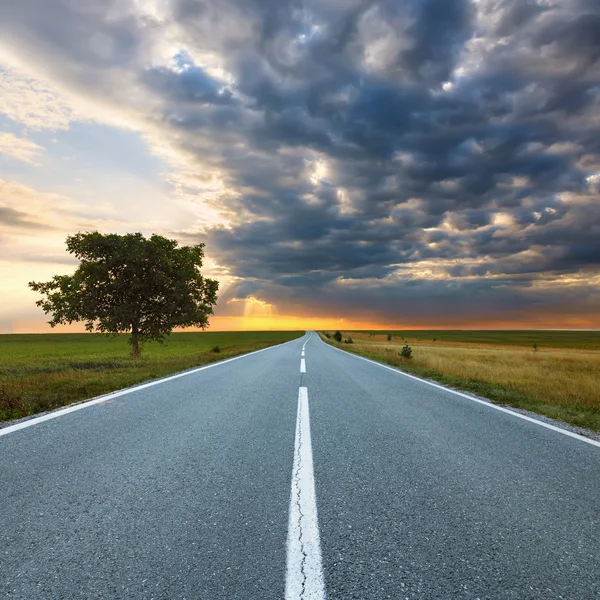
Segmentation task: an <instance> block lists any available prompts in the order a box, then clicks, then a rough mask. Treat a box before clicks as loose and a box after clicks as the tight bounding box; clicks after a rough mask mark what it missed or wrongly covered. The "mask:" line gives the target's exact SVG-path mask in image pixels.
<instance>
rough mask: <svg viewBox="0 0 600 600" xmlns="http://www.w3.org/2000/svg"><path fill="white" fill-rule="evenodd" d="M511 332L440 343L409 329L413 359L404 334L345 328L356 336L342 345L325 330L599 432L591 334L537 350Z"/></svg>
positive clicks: (598, 366)
mask: <svg viewBox="0 0 600 600" xmlns="http://www.w3.org/2000/svg"><path fill="white" fill-rule="evenodd" d="M328 333H330V334H331V333H332V332H328ZM465 333H467V334H468V333H471V332H465ZM506 333H507V335H506V339H504V340H503V339H496V340H494V344H496V345H491V344H489V343H487V344H483V343H481V344H480V343H477V342H474V341H473V340H471V341H470V342H465V341H462V340H458V339H456V340H454V341H448V342H447V343H446V344H443V345H440V344H438V345H436V343H433V342H432V339H433V338H432V337H429V338H426V339H427V340H428V341H427V342H425V341H424V339H423V338H421V339H419V338H418V337H416V336H413V332H407V333H406V335H407V336H409V337H408V338H407V341H408V343H409V345H410V346H411V347H412V350H413V357H412V358H411V359H406V358H403V357H401V356H399V355H398V352H399V351H400V350H401V348H402V346H403V345H404V343H405V342H404V339H403V336H401V335H398V336H395V335H394V336H393V338H392V340H390V341H388V340H387V332H386V333H385V334H383V333H374V332H343V334H344V338H346V337H348V336H351V337H352V339H353V340H354V343H353V344H345V343H344V342H342V343H341V344H338V343H336V342H335V341H333V340H332V339H327V338H325V336H324V335H323V334H320V335H321V338H322V339H323V340H324V341H325V342H327V343H330V344H331V345H333V346H337V347H340V348H341V349H343V350H347V351H349V352H353V353H355V354H359V355H361V356H365V357H366V358H371V359H373V360H376V361H379V362H383V363H386V364H389V365H391V366H394V367H397V368H399V369H401V370H403V371H406V372H407V373H411V374H414V375H417V376H419V377H423V378H426V379H432V380H435V381H438V382H439V383H441V384H443V385H447V386H449V387H453V388H456V389H460V390H464V391H467V392H472V393H475V394H477V395H479V396H483V397H485V398H488V399H490V400H491V401H493V402H495V403H496V404H502V405H507V406H513V407H516V408H523V409H526V410H530V411H532V412H536V413H538V414H542V415H546V416H548V417H551V418H554V419H558V420H560V421H563V422H566V423H570V424H572V425H576V426H579V427H585V428H587V429H591V430H594V431H600V393H599V390H600V352H599V351H598V350H590V349H586V348H589V346H590V345H592V344H593V343H594V342H595V340H593V339H592V340H590V339H589V338H587V337H586V339H585V341H584V348H583V349H582V348H580V347H578V345H577V342H578V340H577V339H573V338H571V339H570V341H568V342H565V341H562V342H561V341H560V340H559V341H556V340H555V343H556V344H557V345H556V346H555V347H553V346H552V345H551V344H550V343H547V346H545V347H544V349H543V351H539V352H534V351H533V350H532V348H531V347H511V346H513V345H514V344H511V343H509V342H507V339H510V338H509V334H511V333H513V334H514V332H506ZM582 333H586V332H582ZM465 337H466V338H468V335H466V336H465ZM500 337H501V336H500ZM549 341H550V340H546V342H549ZM561 343H562V344H567V346H566V347H565V346H564V345H563V346H561ZM569 346H571V347H569ZM573 346H575V347H573Z"/></svg>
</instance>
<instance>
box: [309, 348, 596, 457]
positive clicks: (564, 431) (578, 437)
mask: <svg viewBox="0 0 600 600" xmlns="http://www.w3.org/2000/svg"><path fill="white" fill-rule="evenodd" d="M319 339H321V338H319ZM321 342H323V340H321ZM323 344H325V345H326V346H329V347H330V348H333V349H334V350H338V351H339V352H343V353H344V354H346V355H348V356H354V357H355V358H360V359H361V360H365V361H367V362H370V363H373V364H374V365H377V366H378V367H381V368H383V369H387V370H388V371H392V372H394V373H396V374H397V375H404V377H410V378H411V379H415V380H416V381H420V382H421V383H426V384H427V385H430V386H431V387H434V388H438V389H439V390H443V391H444V392H450V393H451V394H454V395H455V396H460V397H461V398H466V399H467V400H471V401H472V402H477V404H483V405H484V406H487V407H488V408H493V409H494V410H499V411H500V412H503V413H507V414H509V415H512V416H513V417H517V418H519V419H523V420H524V421H529V422H530V423H534V424H535V425H539V426H540V427H545V428H546V429H551V430H552V431H556V432H558V433H562V434H563V435H567V436H569V437H572V438H575V439H576V440H579V441H581V442H586V443H588V444H591V445H592V446H598V447H599V448H600V442H597V441H596V440H592V439H591V438H587V437H585V436H583V435H579V434H578V433H573V432H572V431H568V430H567V429H562V428H561V427H556V426H555V425H550V423H545V422H544V421H539V420H538V419H534V418H533V417H528V416H527V415H522V414H520V413H518V412H514V411H512V410H510V409H508V408H504V407H503V406H498V405H497V404H492V403H491V402H486V401H485V400H479V399H478V398H473V396H469V395H468V394H463V393H462V392H459V391H457V390H453V389H450V388H447V387H444V386H443V385H440V384H439V383H433V381H427V380H426V379H421V378H420V377H417V376H416V375H410V374H409V373H405V372H404V371H400V369H394V367H389V366H388V365H384V364H382V363H379V362H377V361H375V360H371V359H370V358H365V357H364V356H359V355H358V354H353V353H352V352H346V351H345V350H342V349H341V348H336V347H335V346H331V345H330V344H327V343H325V342H323Z"/></svg>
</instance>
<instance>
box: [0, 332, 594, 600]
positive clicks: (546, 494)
mask: <svg viewBox="0 0 600 600" xmlns="http://www.w3.org/2000/svg"><path fill="white" fill-rule="evenodd" d="M303 348H304V350H303ZM76 409H77V410H73V411H71V412H69V411H68V410H67V411H62V412H61V411H59V412H57V413H52V414H51V415H50V416H52V417H55V418H51V419H48V420H35V419H34V420H32V421H27V422H25V423H23V424H21V425H17V426H16V427H12V428H11V427H9V428H7V429H3V430H0V596H1V597H3V598H11V599H24V600H25V599H26V600H32V599H37V598H43V599H53V598H60V599H61V600H63V599H65V600H67V599H75V598H77V599H86V600H91V599H96V598H103V599H104V598H119V599H120V598H142V599H151V598H153V599H165V600H167V599H168V600H172V599H184V598H185V599H188V600H198V599H206V600H218V599H221V598H227V599H238V598H239V599H244V600H250V599H257V600H266V599H271V598H273V599H281V598H286V599H288V600H292V599H295V600H299V599H306V600H322V599H323V598H328V599H340V600H341V599H344V600H348V599H361V600H367V599H377V600H380V599H386V598H392V599H394V600H396V599H397V600H403V599H410V600H413V599H424V600H435V599H444V600H450V599H451V600H455V599H470V600H475V599H481V600H484V599H494V600H495V599H515V600H528V599H538V598H539V599H544V600H549V599H561V598H564V599H569V600H577V599H581V600H593V599H594V598H600V493H599V492H600V447H599V445H598V443H593V442H586V441H585V440H584V439H583V438H578V437H577V436H575V437H573V436H572V435H566V434H563V433H560V432H558V431H555V430H552V429H549V428H547V427H544V426H542V425H539V424H536V423H533V422H530V421H527V420H524V419H522V418H520V417H519V416H515V415H513V414H510V413H506V412H502V411H499V410H496V409H495V408H493V407H491V406H489V405H485V404H480V403H477V402H474V401H472V400H470V399H468V398H466V397H462V396H460V395H456V394H453V393H452V392H449V391H446V390H443V389H439V388H437V387H434V386H431V385H428V384H427V383H424V382H422V381H418V380H415V379H412V378H409V377H406V376H404V375H402V374H399V373H398V372H396V371H393V370H391V369H389V368H384V367H382V366H378V365H376V364H373V363H371V362H368V361H366V360H363V359H361V358H358V357H356V356H353V355H350V354H346V353H344V352H341V351H339V350H337V349H334V348H331V347H329V346H327V345H326V344H324V343H323V342H322V341H321V340H320V339H319V338H318V337H317V336H316V335H315V334H312V335H311V334H307V335H305V336H304V337H303V338H300V339H298V340H294V341H292V342H288V343H286V344H283V345H281V346H277V347H275V348H271V349H268V350H264V351H260V352H257V353H253V354H250V355H246V356H244V357H241V358H239V359H236V360H230V361H226V362H223V363H219V364H216V365H213V366H210V367H209V368H202V369H199V370H197V371H195V372H193V373H188V374H186V375H184V376H180V377H176V378H171V379H169V378H167V379H165V380H163V381H161V382H160V383H158V384H154V385H150V386H146V387H144V386H142V387H140V388H138V389H135V390H133V391H127V393H125V394H122V395H116V396H112V397H111V396H108V397H106V398H105V399H102V401H99V402H92V403H90V404H87V405H85V404H84V405H79V406H77V407H76Z"/></svg>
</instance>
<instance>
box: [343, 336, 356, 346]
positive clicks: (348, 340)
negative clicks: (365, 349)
mask: <svg viewBox="0 0 600 600" xmlns="http://www.w3.org/2000/svg"><path fill="white" fill-rule="evenodd" d="M344 344H354V340H353V339H352V338H351V337H350V336H348V337H347V338H346V339H345V340H344Z"/></svg>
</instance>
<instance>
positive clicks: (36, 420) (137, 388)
mask: <svg viewBox="0 0 600 600" xmlns="http://www.w3.org/2000/svg"><path fill="white" fill-rule="evenodd" d="M298 339H301V338H296V339H294V340H289V341H288V342H283V343H282V344H276V345H275V346H269V347H268V348H262V349H261V350H255V351H254V352H248V353H247V354H240V355H239V356H234V357H233V358H227V359H225V360H220V361H219V362H215V363H211V364H210V365H204V366H203V367H198V368H197V369H191V370H189V371H184V372H183V373H176V374H175V375H169V376H168V377H163V378H162V379H157V380H156V381H149V382H148V383H142V384H141V385H136V386H133V387H128V388H125V389H123V390H117V391H116V392H110V393H108V394H105V395H104V396H98V397H97V398H92V399H90V400H87V401H84V402H80V403H79V404H75V405H73V406H68V407H66V408H60V409H58V410H55V411H52V412H50V413H48V414H46V415H42V416H41V417H33V418H32V419H27V420H26V421H21V422H20V423H15V424H14V425H9V426H8V427H3V428H1V429H0V437H2V436H3V435H8V434H9V433H12V432H13V431H18V430H19V429H25V428H27V427H32V426H33V425H37V424H38V423H43V422H44V421H50V420H51V419H56V418H58V417H62V416H63V415H66V414H69V413H72V412H75V411H78V410H82V409H84V408H87V407H88V406H94V405H95V404H101V403H102V402H106V401H107V400H113V399H114V398H118V397H119V396H125V394H131V393H132V392H139V391H140V390H144V389H146V388H149V387H152V386H154V385H159V384H161V383H166V382H167V381H172V380H173V379H179V377H186V376H187V375H193V374H194V373H198V372H199V371H204V370H205V369H211V368H212V367H218V366H219V365H224V364H225V363H228V362H232V361H234V360H238V359H240V358H246V357H247V356H252V355H253V354H258V353H259V352H265V350H272V349H273V348H278V347H281V346H285V345H286V344H291V343H292V342H295V341H297V340H298ZM307 341H308V340H307Z"/></svg>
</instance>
